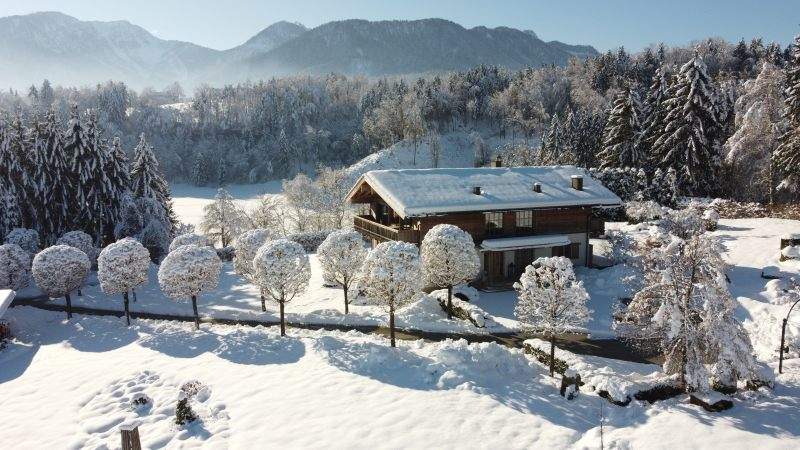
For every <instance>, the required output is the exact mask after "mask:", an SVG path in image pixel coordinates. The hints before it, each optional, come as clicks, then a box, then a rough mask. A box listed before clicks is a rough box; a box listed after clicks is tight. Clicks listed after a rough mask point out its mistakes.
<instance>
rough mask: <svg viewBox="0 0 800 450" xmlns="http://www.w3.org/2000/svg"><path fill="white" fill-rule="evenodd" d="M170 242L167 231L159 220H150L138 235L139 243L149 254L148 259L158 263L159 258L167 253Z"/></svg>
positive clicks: (170, 238)
mask: <svg viewBox="0 0 800 450" xmlns="http://www.w3.org/2000/svg"><path fill="white" fill-rule="evenodd" d="M171 240H172V237H171V235H170V232H169V230H168V229H167V227H166V226H165V225H164V223H163V222H162V221H160V220H156V219H151V220H149V221H148V222H147V224H146V225H145V227H144V228H143V229H142V232H141V233H140V234H139V241H141V243H142V245H144V247H145V248H146V249H147V251H149V252H150V259H151V260H152V261H153V262H154V263H156V264H157V263H158V262H159V261H160V260H161V257H162V256H164V254H166V253H167V252H168V251H169V244H170V241H171Z"/></svg>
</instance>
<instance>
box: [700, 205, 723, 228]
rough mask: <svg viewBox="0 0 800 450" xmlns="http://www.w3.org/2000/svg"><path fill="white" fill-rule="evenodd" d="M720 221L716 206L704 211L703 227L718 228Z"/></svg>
mask: <svg viewBox="0 0 800 450" xmlns="http://www.w3.org/2000/svg"><path fill="white" fill-rule="evenodd" d="M718 222H719V213H718V212H717V210H715V209H714V208H707V209H706V210H705V211H704V212H703V227H705V229H706V231H714V230H716V229H717V223H718Z"/></svg>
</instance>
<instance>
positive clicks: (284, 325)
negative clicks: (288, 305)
mask: <svg viewBox="0 0 800 450" xmlns="http://www.w3.org/2000/svg"><path fill="white" fill-rule="evenodd" d="M278 303H279V304H280V305H281V336H286V322H285V321H284V319H283V300H281V301H280V302H278Z"/></svg>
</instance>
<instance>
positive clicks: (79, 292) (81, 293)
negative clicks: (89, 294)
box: [78, 288, 83, 297]
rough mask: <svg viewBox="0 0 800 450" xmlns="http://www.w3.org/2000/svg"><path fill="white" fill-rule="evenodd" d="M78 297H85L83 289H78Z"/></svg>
mask: <svg viewBox="0 0 800 450" xmlns="http://www.w3.org/2000/svg"><path fill="white" fill-rule="evenodd" d="M78 297H83V292H81V288H78Z"/></svg>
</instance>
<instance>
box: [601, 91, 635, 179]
mask: <svg viewBox="0 0 800 450" xmlns="http://www.w3.org/2000/svg"><path fill="white" fill-rule="evenodd" d="M641 109H642V105H641V101H640V100H639V94H638V93H637V92H636V90H635V89H633V88H630V87H628V88H626V89H624V90H623V91H621V92H620V93H619V94H618V95H617V97H616V98H615V99H614V102H613V104H612V105H611V111H609V113H608V121H607V122H606V128H605V130H604V131H603V150H602V151H601V152H600V153H599V154H598V155H597V157H598V159H599V160H600V167H601V168H606V167H638V166H639V165H640V164H641V163H642V158H641V157H640V155H639V149H638V148H637V147H636V143H637V141H638V139H639V134H640V133H641V124H640V119H639V115H640V114H641Z"/></svg>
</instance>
